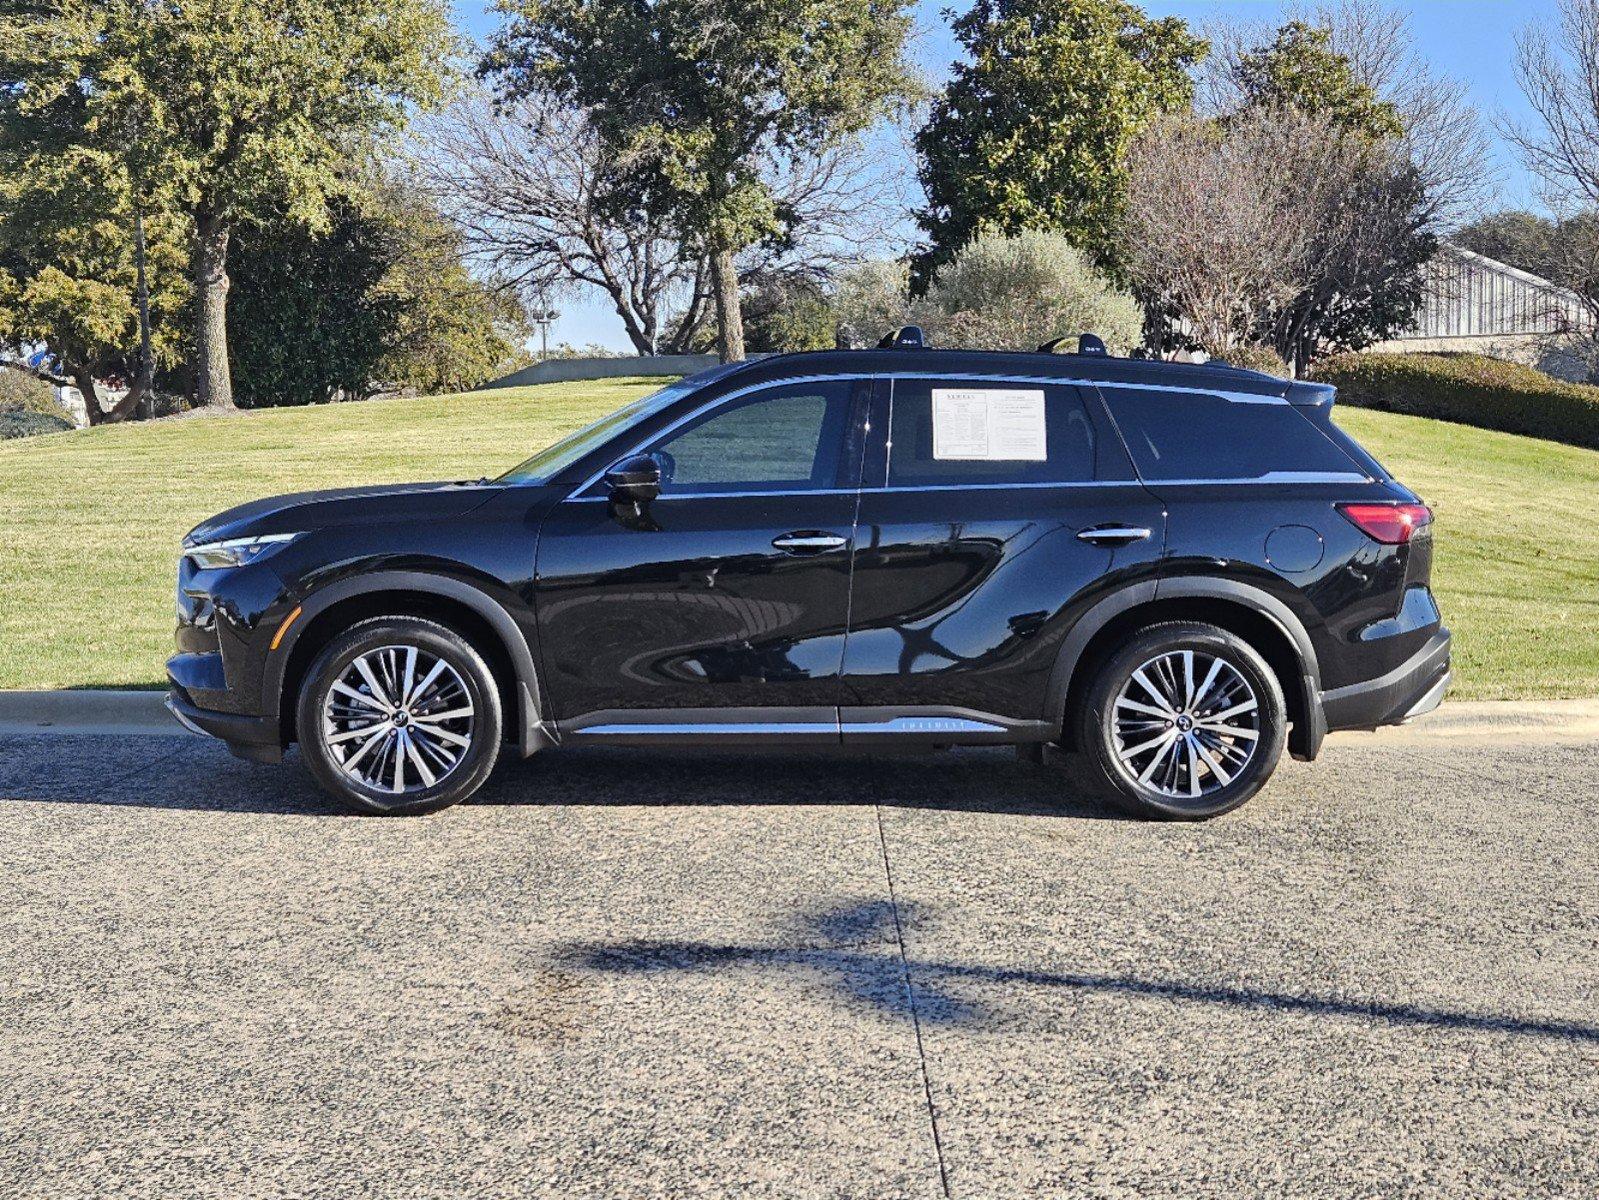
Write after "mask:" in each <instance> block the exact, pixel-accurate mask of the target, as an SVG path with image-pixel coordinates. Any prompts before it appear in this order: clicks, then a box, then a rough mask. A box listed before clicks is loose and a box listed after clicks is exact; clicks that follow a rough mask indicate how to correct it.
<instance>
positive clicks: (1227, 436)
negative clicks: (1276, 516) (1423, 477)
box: [1100, 385, 1366, 483]
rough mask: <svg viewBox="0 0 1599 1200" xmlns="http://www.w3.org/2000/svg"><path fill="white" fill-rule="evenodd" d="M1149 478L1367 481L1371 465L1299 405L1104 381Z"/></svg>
mask: <svg viewBox="0 0 1599 1200" xmlns="http://www.w3.org/2000/svg"><path fill="white" fill-rule="evenodd" d="M1100 394H1101V395H1103V396H1104V398H1105V405H1106V407H1107V408H1109V409H1110V413H1111V416H1112V417H1113V418H1114V419H1115V421H1116V424H1117V426H1118V428H1120V430H1121V433H1122V437H1123V438H1125V439H1126V441H1127V449H1128V451H1129V453H1131V454H1132V456H1133V463H1134V465H1135V466H1137V468H1138V473H1139V475H1141V476H1142V477H1143V478H1144V479H1146V480H1151V481H1155V480H1158V481H1161V482H1165V483H1178V482H1186V481H1194V482H1214V481H1257V480H1262V479H1272V478H1280V479H1283V480H1284V481H1287V482H1291V481H1292V480H1293V478H1294V477H1295V476H1299V475H1306V474H1310V475H1341V476H1346V477H1348V478H1349V479H1351V480H1356V479H1365V478H1366V471H1365V469H1364V468H1363V467H1362V466H1361V465H1360V464H1358V463H1357V462H1355V460H1353V459H1352V458H1350V456H1349V455H1347V454H1346V453H1344V451H1343V450H1341V449H1340V448H1339V447H1338V446H1337V445H1335V444H1334V443H1333V441H1332V439H1330V438H1329V437H1328V436H1327V435H1326V434H1324V433H1323V432H1322V431H1321V430H1319V429H1317V428H1316V426H1315V425H1314V424H1312V422H1311V421H1310V420H1308V419H1307V418H1306V417H1305V415H1304V414H1303V413H1301V412H1299V410H1298V409H1296V408H1295V407H1294V406H1293V405H1291V404H1287V403H1284V402H1282V401H1278V400H1266V401H1255V400H1234V399H1231V398H1229V397H1227V396H1222V395H1216V394H1212V393H1209V392H1166V391H1159V390H1156V389H1152V388H1118V387H1107V386H1104V385H1101V387H1100Z"/></svg>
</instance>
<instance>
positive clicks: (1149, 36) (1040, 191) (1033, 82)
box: [916, 0, 1207, 284]
mask: <svg viewBox="0 0 1599 1200" xmlns="http://www.w3.org/2000/svg"><path fill="white" fill-rule="evenodd" d="M954 33H955V36H956V38H957V40H958V41H959V42H960V43H961V45H962V46H963V47H964V48H965V50H966V52H967V55H968V57H969V59H970V61H969V62H964V63H958V64H956V66H955V69H954V74H953V77H952V78H951V79H950V82H949V84H948V86H947V87H946V88H945V89H944V91H943V93H942V95H940V96H939V97H938V98H937V99H936V100H935V101H934V104H933V108H932V113H931V115H930V117H929V119H928V121H927V124H926V125H925V126H923V128H922V129H921V131H920V132H919V133H918V134H917V136H916V148H917V151H918V153H919V155H920V158H921V164H922V165H921V178H922V184H923V186H924V187H925V188H926V191H927V198H928V204H927V207H926V209H925V210H924V211H923V212H922V214H921V217H920V220H921V224H922V227H923V229H924V230H925V231H926V232H927V235H928V237H929V239H930V241H931V243H932V246H931V252H930V253H929V255H928V256H927V257H926V258H925V259H924V260H923V261H922V262H921V263H920V264H919V271H918V275H919V280H920V282H921V283H923V284H925V283H926V281H927V279H928V278H929V277H930V275H931V272H932V271H933V270H935V269H936V268H937V267H938V266H940V265H942V264H943V263H945V262H948V261H949V260H950V259H951V258H952V257H953V256H954V254H955V253H956V251H958V250H959V249H960V248H961V247H962V246H964V245H965V244H966V243H967V242H968V241H970V240H971V239H972V238H973V237H975V236H976V235H977V234H978V233H979V232H980V231H990V232H1000V233H1017V232H1019V231H1021V230H1023V229H1051V230H1056V231H1059V232H1061V233H1063V234H1065V235H1066V236H1067V237H1068V238H1069V239H1070V240H1071V241H1072V243H1073V244H1074V245H1076V246H1079V247H1081V248H1082V249H1083V250H1085V251H1086V252H1087V253H1088V254H1089V256H1090V257H1091V258H1092V259H1093V260H1094V261H1095V262H1096V263H1099V264H1100V265H1102V266H1105V265H1114V264H1115V262H1116V258H1117V242H1116V238H1115V231H1116V227H1117V223H1118V221H1119V219H1120V216H1121V209H1122V200H1123V194H1124V188H1125V183H1126V174H1125V169H1124V160H1125V155H1126V151H1127V147H1128V145H1129V144H1130V143H1131V141H1132V139H1133V137H1134V136H1135V135H1136V134H1137V133H1138V131H1139V130H1140V129H1142V128H1143V127H1144V126H1145V125H1146V124H1147V123H1148V122H1149V121H1150V120H1151V119H1152V118H1154V117H1155V116H1157V115H1159V114H1161V113H1167V112H1174V111H1183V110H1186V109H1187V108H1188V107H1189V105H1190V104H1191V102H1192V99H1193V83H1192V80H1191V79H1190V77H1189V69H1190V68H1191V67H1193V66H1194V65H1195V64H1196V63H1198V62H1199V61H1201V60H1202V59H1203V58H1204V56H1205V54H1206V52H1207V47H1206V44H1205V42H1204V41H1203V40H1201V39H1199V38H1197V37H1195V36H1193V35H1192V34H1190V33H1189V31H1188V26H1187V25H1186V24H1185V23H1184V22H1183V21H1181V20H1179V19H1177V18H1175V17H1171V18H1165V19H1162V20H1158V21H1154V20H1150V19H1149V18H1148V17H1146V16H1145V15H1144V13H1143V12H1142V11H1140V10H1139V9H1138V8H1137V7H1135V6H1134V5H1132V4H1129V3H1125V2H1124V0H977V3H976V4H975V5H974V6H973V7H972V9H971V11H970V12H967V13H965V14H964V15H962V16H961V17H959V18H957V19H956V20H955V22H954Z"/></svg>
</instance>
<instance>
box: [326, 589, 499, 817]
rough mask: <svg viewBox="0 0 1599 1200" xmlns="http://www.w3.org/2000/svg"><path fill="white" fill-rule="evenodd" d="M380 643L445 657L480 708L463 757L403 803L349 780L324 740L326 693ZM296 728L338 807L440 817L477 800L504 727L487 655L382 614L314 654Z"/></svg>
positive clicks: (428, 626) (450, 636)
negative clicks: (475, 796) (469, 799)
mask: <svg viewBox="0 0 1599 1200" xmlns="http://www.w3.org/2000/svg"><path fill="white" fill-rule="evenodd" d="M381 646H415V647H416V648H417V649H419V650H425V651H426V652H427V653H429V654H433V655H437V656H438V657H440V658H442V659H444V660H445V661H446V662H448V663H449V664H450V666H452V667H453V668H454V669H455V670H456V671H457V672H458V673H459V674H460V676H461V679H462V681H463V682H464V683H465V684H466V688H467V692H468V694H469V695H470V696H471V699H472V706H473V708H474V709H475V710H476V711H475V714H474V715H475V717H476V722H475V725H474V731H473V736H472V745H471V746H470V747H469V748H468V749H467V752H466V757H465V760H464V761H462V762H461V763H460V764H459V765H458V766H457V767H456V768H455V769H454V770H453V771H451V772H450V773H449V775H447V776H446V777H445V778H443V779H441V780H440V781H439V782H438V783H436V784H434V785H433V786H432V787H428V788H424V789H423V790H421V791H418V792H408V793H403V798H400V797H395V796H394V795H393V794H392V793H388V792H383V791H380V790H378V789H375V788H369V787H366V786H364V785H363V784H361V783H359V782H358V781H356V780H354V779H352V778H351V777H350V776H349V775H347V774H346V773H345V772H344V770H343V768H341V767H340V766H339V764H338V762H337V760H335V759H334V757H333V755H332V753H331V752H330V751H329V749H328V748H327V746H326V745H325V744H324V743H323V741H322V706H323V703H324V701H325V699H326V697H327V694H328V691H329V689H330V688H331V687H332V685H333V683H334V681H336V680H337V679H338V678H339V677H340V676H341V675H342V674H343V673H344V671H345V670H346V669H347V668H348V667H349V665H350V664H351V663H352V662H354V661H355V659H357V658H358V657H360V656H361V655H362V654H365V653H367V652H369V651H372V650H376V649H378V648H379V647H381ZM296 728H297V733H298V736H299V742H300V753H301V755H302V756H303V757H304V759H305V763H306V767H307V768H308V769H309V770H310V772H311V775H312V777H313V778H315V780H316V781H317V783H318V785H319V786H321V788H322V789H323V790H324V791H326V792H328V793H329V794H331V795H332V796H334V797H335V798H336V799H338V800H339V801H340V802H341V803H343V804H345V805H347V806H348V807H350V808H352V809H354V810H356V811H357V812H362V813H371V814H376V815H382V816H404V815H414V814H418V813H427V812H435V811H437V810H438V809H441V808H447V807H449V806H450V805H452V804H457V803H459V802H460V801H462V800H464V799H466V798H467V797H468V796H470V795H472V793H474V792H475V791H477V789H478V788H479V787H481V786H482V785H483V783H484V781H485V780H487V779H488V777H489V775H490V773H491V772H492V771H493V770H494V764H495V761H496V759H497V758H498V756H499V748H500V737H501V731H502V728H503V722H502V717H501V710H500V693H499V687H498V685H497V684H496V683H495V680H494V674H493V672H492V671H491V670H490V669H489V666H488V664H487V663H486V662H484V660H483V656H482V655H480V654H479V653H478V652H477V650H476V649H474V648H473V646H472V644H471V643H470V642H468V641H467V640H466V639H465V638H463V637H462V636H461V635H460V634H458V633H456V632H455V631H454V630H452V629H449V628H447V627H446V626H443V625H439V624H436V623H435V622H432V621H425V620H422V619H421V618H418V617H377V618H373V619H372V620H369V621H363V622H361V623H360V624H358V625H353V626H351V627H350V628H349V629H348V630H346V631H345V632H344V633H342V634H340V635H339V636H337V637H335V638H334V639H333V640H332V641H331V642H329V643H328V644H327V645H326V646H325V647H323V649H322V650H321V652H320V653H319V654H318V655H317V657H316V659H315V661H314V662H313V663H312V664H311V668H310V670H308V671H307V672H306V674H305V680H304V682H303V683H302V684H301V686H300V695H299V700H298V703H297V707H296Z"/></svg>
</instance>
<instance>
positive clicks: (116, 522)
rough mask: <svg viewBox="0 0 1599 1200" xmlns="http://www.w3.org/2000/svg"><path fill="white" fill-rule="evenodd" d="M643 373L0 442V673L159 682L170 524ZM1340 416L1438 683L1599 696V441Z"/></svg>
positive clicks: (544, 421)
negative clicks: (1401, 503) (1405, 568)
mask: <svg viewBox="0 0 1599 1200" xmlns="http://www.w3.org/2000/svg"><path fill="white" fill-rule="evenodd" d="M658 383H659V381H642V380H598V381H594V382H592V383H579V384H553V385H548V386H544V387H530V388H515V389H508V390H504V391H496V392H476V393H470V394H467V395H462V396H439V397H432V398H429V399H425V400H381V401H372V402H369V403H365V404H345V405H336V406H325V407H316V408H303V409H278V410H275V411H270V412H260V413H246V414H241V415H240V416H237V417H228V418H220V417H217V418H209V417H194V418H188V419H183V420H168V421H159V422H154V423H150V424H143V425H121V426H111V427H106V428H101V429H94V430H84V431H81V432H76V433H65V434H56V435H52V436H49V437H43V438H34V439H28V440H24V441H12V442H5V443H0V687H3V688H60V687H82V686H90V687H145V686H153V685H157V684H159V682H160V681H161V679H162V677H163V673H162V662H163V660H164V659H165V658H166V656H167V654H168V653H169V646H170V643H171V636H172V589H173V580H174V571H175V556H176V552H177V545H178V540H179V539H180V538H181V537H182V536H183V534H184V533H185V532H187V531H188V529H189V528H190V527H192V526H193V525H194V524H196V523H197V522H198V521H200V520H202V519H203V518H205V517H208V516H210V515H211V514H212V513H214V512H216V511H217V510H219V509H222V508H226V507H228V506H229V505H232V504H237V503H239V502H241V501H244V500H249V499H253V498H255V497H257V496H264V495H270V494H272V493H275V492H287V491H297V490H304V489H308V488H319V487H338V486H344V485H349V484H359V483H381V482H389V481H395V480H405V479H460V478H476V477H477V476H479V475H494V474H498V473H499V472H500V471H502V470H504V469H505V468H506V467H509V466H511V465H513V464H514V463H516V462H518V461H520V460H521V459H522V458H525V457H526V456H527V455H528V454H530V453H532V452H533V451H534V450H536V449H538V448H539V447H541V446H543V445H546V444H547V443H549V442H550V441H552V440H554V439H555V438H557V437H559V436H560V435H561V434H563V433H565V432H567V431H568V430H570V429H574V428H576V427H578V426H579V425H582V424H585V423H586V422H588V421H589V420H592V419H593V418H594V417H595V416H597V415H599V414H601V413H603V412H606V411H609V410H611V409H613V408H616V407H618V406H620V405H621V404H623V403H625V402H627V401H628V400H631V399H633V398H634V397H636V396H638V395H640V394H642V393H643V392H644V391H646V390H648V389H649V388H651V387H654V386H656V385H657V384H658ZM1339 420H1340V421H1341V423H1343V424H1344V426H1345V427H1346V428H1348V429H1349V430H1350V431H1351V432H1353V433H1354V434H1355V435H1356V436H1357V437H1359V438H1360V439H1361V441H1362V442H1363V443H1365V445H1366V446H1367V447H1369V448H1370V449H1371V450H1372V451H1373V453H1375V454H1377V455H1378V457H1380V458H1381V459H1382V460H1383V461H1384V462H1385V463H1386V464H1387V465H1388V466H1389V468H1390V469H1391V470H1393V471H1394V472H1395V473H1396V474H1397V475H1398V476H1399V477H1400V478H1402V479H1404V480H1405V481H1406V482H1407V483H1409V484H1411V485H1412V486H1413V487H1415V488H1416V489H1417V490H1418V491H1419V492H1421V493H1422V495H1423V496H1425V497H1426V498H1427V500H1428V501H1429V502H1431V503H1432V504H1433V505H1434V506H1435V507H1436V508H1437V511H1438V525H1437V537H1438V560H1437V566H1436V570H1435V573H1434V582H1435V585H1436V590H1437V592H1438V596H1439V601H1440V603H1441V604H1442V605H1443V608H1444V614H1445V618H1446V620H1448V622H1449V623H1450V625H1451V626H1453V628H1454V630H1455V637H1456V641H1455V645H1456V655H1457V657H1456V665H1457V678H1458V680H1459V682H1458V684H1457V685H1456V693H1455V694H1456V695H1459V696H1469V697H1477V698H1495V697H1500V698H1509V697H1532V696H1593V695H1599V514H1596V513H1595V511H1594V510H1595V506H1596V502H1599V453H1596V452H1594V451H1591V450H1581V449H1576V448H1573V447H1568V446H1560V445H1555V444H1554V443H1550V442H1541V441H1534V440H1532V439H1530V438H1524V437H1516V436H1512V435H1509V434H1501V433H1489V432H1485V431H1482V430H1477V429H1470V428H1467V427H1465V426H1461V425H1448V424H1444V423H1442V422H1437V421H1429V420H1424V419H1421V418H1416V417H1404V416H1395V415H1391V414H1386V413H1378V412H1370V411H1363V410H1356V409H1347V410H1344V411H1342V412H1341V413H1340V414H1339Z"/></svg>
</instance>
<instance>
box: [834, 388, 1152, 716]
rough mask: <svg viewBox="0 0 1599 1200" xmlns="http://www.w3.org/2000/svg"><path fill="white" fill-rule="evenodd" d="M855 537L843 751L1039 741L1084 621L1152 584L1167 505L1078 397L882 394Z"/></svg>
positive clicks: (1084, 397)
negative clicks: (908, 740)
mask: <svg viewBox="0 0 1599 1200" xmlns="http://www.w3.org/2000/svg"><path fill="white" fill-rule="evenodd" d="M879 392H880V394H879V396H878V397H877V400H876V402H875V407H874V415H873V419H872V422H871V425H872V429H873V431H874V433H873V435H872V439H871V441H870V442H869V447H870V448H869V451H868V458H867V464H866V468H865V477H864V483H865V485H866V486H864V487H863V488H862V492H861V504H860V516H859V520H858V523H857V529H856V546H855V556H854V557H855V566H854V585H853V592H852V598H851V617H850V630H849V638H848V641H847V644H846V646H845V652H844V665H843V679H844V691H845V696H844V701H843V705H844V712H843V714H842V726H843V731H844V740H846V741H852V740H854V741H862V740H874V739H877V738H888V737H897V736H902V735H904V734H906V733H912V734H916V733H920V734H925V735H926V736H927V737H928V738H930V739H934V740H936V739H937V738H938V737H940V736H943V735H946V734H956V733H958V734H960V735H961V740H973V739H976V740H980V739H981V738H982V737H983V736H985V729H984V727H986V728H987V732H991V733H992V734H993V736H994V737H995V738H996V740H997V739H999V738H1000V737H1003V736H1009V735H1011V734H1014V733H1015V732H1016V731H1017V729H1018V728H1022V729H1024V731H1026V732H1031V733H1035V734H1036V733H1038V732H1039V731H1040V730H1041V728H1042V725H1043V724H1044V723H1049V722H1052V721H1054V720H1056V719H1057V718H1058V716H1059V714H1051V713H1048V712H1046V711H1045V708H1046V703H1045V697H1046V693H1047V690H1048V685H1049V678H1050V673H1051V671H1052V669H1053V667H1054V665H1055V658H1056V655H1057V653H1058V651H1059V648H1060V643H1061V641H1062V639H1063V638H1064V636H1065V635H1066V633H1067V631H1068V630H1069V629H1070V627H1071V624H1072V622H1073V621H1074V620H1075V618H1076V616H1077V615H1079V614H1080V613H1081V612H1083V611H1084V610H1086V609H1087V608H1088V607H1090V606H1091V605H1092V603H1093V602H1094V601H1095V600H1096V599H1098V598H1099V597H1100V596H1101V595H1103V594H1104V593H1105V592H1106V591H1108V590H1110V589H1112V588H1115V587H1118V586H1121V585H1122V584H1124V583H1126V582H1130V581H1132V580H1134V579H1138V578H1140V577H1148V578H1153V577H1154V575H1155V573H1156V570H1157V568H1158V563H1159V559H1160V553H1161V546H1162V541H1163V514H1162V511H1161V506H1160V504H1159V502H1158V501H1156V500H1155V499H1154V498H1153V497H1152V496H1151V495H1150V494H1149V493H1148V492H1147V491H1145V490H1144V489H1143V487H1141V486H1140V485H1139V484H1138V483H1137V481H1136V480H1135V479H1134V478H1133V473H1132V469H1131V465H1130V464H1129V462H1128V460H1127V455H1126V451H1125V449H1124V448H1123V447H1122V445H1121V442H1120V439H1119V438H1118V437H1117V435H1116V434H1115V431H1114V429H1113V428H1112V427H1110V425H1109V422H1108V420H1107V419H1106V418H1105V416H1104V414H1103V409H1102V407H1101V406H1100V404H1099V401H1098V398H1097V397H1096V396H1094V395H1092V394H1091V393H1088V394H1085V393H1084V391H1082V390H1080V389H1079V388H1078V387H1076V386H1074V385H1071V384H1063V383H1058V382H1053V381H1040V380H1025V379H1024V380H1006V379H1000V378H982V379H972V378H925V377H900V378H896V379H894V380H893V381H892V383H891V384H890V383H884V384H882V385H880V388H879Z"/></svg>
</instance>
